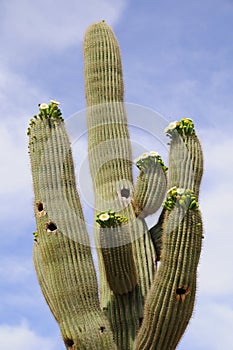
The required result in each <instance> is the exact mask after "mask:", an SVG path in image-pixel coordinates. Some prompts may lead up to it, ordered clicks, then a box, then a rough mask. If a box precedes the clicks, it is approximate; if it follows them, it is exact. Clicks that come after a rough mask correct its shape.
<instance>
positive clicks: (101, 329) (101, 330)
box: [100, 326, 106, 334]
mask: <svg viewBox="0 0 233 350" xmlns="http://www.w3.org/2000/svg"><path fill="white" fill-rule="evenodd" d="M105 329H106V328H105V327H104V326H101V327H100V333H101V334H102V333H104V331H105Z"/></svg>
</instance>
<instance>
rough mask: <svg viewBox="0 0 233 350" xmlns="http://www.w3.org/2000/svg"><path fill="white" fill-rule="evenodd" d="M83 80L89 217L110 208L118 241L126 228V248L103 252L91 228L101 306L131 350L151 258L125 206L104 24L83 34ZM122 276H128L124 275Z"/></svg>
mask: <svg viewBox="0 0 233 350" xmlns="http://www.w3.org/2000/svg"><path fill="white" fill-rule="evenodd" d="M84 78H85V91H86V101H87V126H88V142H89V164H90V170H91V175H92V179H93V184H94V190H95V210H96V213H95V214H96V215H97V214H99V213H100V212H102V211H106V210H109V209H111V210H113V211H114V212H116V214H117V215H122V216H124V217H126V218H127V219H128V223H127V224H126V225H121V226H119V227H118V230H119V231H118V237H119V239H120V236H121V233H123V232H124V230H125V229H126V231H127V235H128V237H129V239H128V244H127V245H121V246H120V248H119V247H113V248H112V249H111V250H108V251H104V250H103V249H102V248H103V247H101V246H100V235H102V234H103V232H101V231H100V227H99V224H96V226H95V237H96V242H97V246H98V247H100V248H99V249H98V258H99V267H100V292H101V306H102V308H103V309H104V310H105V312H106V314H107V316H108V318H109V320H110V323H111V326H112V329H113V332H114V336H115V339H116V342H117V344H118V346H119V348H121V349H131V348H132V343H133V340H134V338H135V335H136V332H137V330H138V329H139V326H140V320H141V319H142V316H143V315H142V312H143V305H144V297H145V295H146V293H147V291H148V289H149V287H150V284H151V282H152V279H153V275H154V271H155V268H156V266H155V261H156V256H155V250H154V247H153V243H152V241H151V239H150V237H149V233H148V229H147V226H146V224H145V221H144V220H141V219H140V218H136V215H135V212H134V208H133V205H132V203H131V201H132V194H133V191H134V186H133V176H132V154H131V153H132V152H131V145H130V139H129V133H128V128H127V117H126V112H125V108H124V103H123V98H124V87H123V77H122V66H121V57H120V51H119V46H118V43H117V40H116V38H115V36H114V34H113V32H112V30H111V29H110V28H109V27H108V26H107V24H106V23H105V22H100V23H96V24H94V25H92V26H90V27H89V28H88V30H87V32H86V35H85V39H84ZM106 235H107V231H106ZM108 238H109V237H108ZM101 239H103V237H102V238H101ZM106 239H107V238H106ZM107 254H108V258H106V257H107ZM124 255H127V257H128V262H129V263H130V267H129V268H128V269H127V270H125V269H124V260H122V259H120V256H121V257H123V256H124ZM116 261H117V262H118V264H119V267H120V268H119V270H120V273H121V277H119V276H118V280H120V279H122V280H124V283H122V286H124V284H125V287H124V291H125V293H124V294H119V290H118V289H117V288H115V287H116V286H115V287H114V284H113V283H111V281H112V280H113V278H114V277H113V276H112V273H113V271H114V270H116V267H115V266H114V262H116ZM111 264H112V265H111ZM128 271H133V273H131V275H130V276H129V274H128ZM135 272H136V273H135ZM129 277H130V280H129V279H128V278H129ZM127 280H128V283H127ZM106 282H107V283H106ZM126 283H127V284H126ZM132 286H134V288H133V289H132ZM118 288H119V286H118ZM121 292H122V291H121V290H120V293H121ZM126 292H128V293H126ZM126 311H127V315H125V312H126Z"/></svg>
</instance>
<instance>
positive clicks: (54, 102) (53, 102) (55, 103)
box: [50, 100, 60, 106]
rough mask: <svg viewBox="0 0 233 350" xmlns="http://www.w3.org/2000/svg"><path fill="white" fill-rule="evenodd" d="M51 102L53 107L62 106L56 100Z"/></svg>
mask: <svg viewBox="0 0 233 350" xmlns="http://www.w3.org/2000/svg"><path fill="white" fill-rule="evenodd" d="M50 102H51V103H52V104H53V105H57V106H58V105H59V104H60V102H58V101H56V100H50Z"/></svg>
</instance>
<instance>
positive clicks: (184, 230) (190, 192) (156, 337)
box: [134, 121, 203, 350]
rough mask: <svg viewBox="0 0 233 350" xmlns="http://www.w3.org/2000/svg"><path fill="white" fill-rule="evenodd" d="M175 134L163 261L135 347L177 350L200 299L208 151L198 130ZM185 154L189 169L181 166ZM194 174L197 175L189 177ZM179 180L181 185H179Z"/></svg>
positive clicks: (148, 300)
mask: <svg viewBox="0 0 233 350" xmlns="http://www.w3.org/2000/svg"><path fill="white" fill-rule="evenodd" d="M181 122H182V121H181ZM181 122H179V123H181ZM181 124H182V123H181ZM192 130H194V129H193V128H192ZM188 131H190V129H189V128H188ZM177 133H178V134H179V135H177ZM171 137H172V141H171V155H172V157H170V162H169V169H170V177H169V187H171V190H170V191H169V192H168V199H167V201H166V202H165V208H166V213H165V217H164V222H163V248H162V259H161V266H160V268H159V270H158V272H157V274H156V276H155V279H154V282H153V284H152V287H151V289H150V291H149V293H148V295H147V299H146V304H145V309H144V320H143V323H142V327H141V329H140V331H139V333H138V335H137V338H136V341H135V345H134V349H135V350H139V349H140V350H142V349H143V350H151V349H153V350H162V349H171V350H173V349H175V348H176V346H177V344H178V342H179V340H180V338H181V337H182V335H183V333H184V331H185V329H186V327H187V324H188V322H189V320H190V317H191V315H192V312H193V307H194V302H195V294H196V277H197V265H198V262H199V257H200V252H201V245H202V219H201V214H200V211H199V209H198V202H197V200H198V197H197V195H198V193H199V186H200V181H201V176H202V171H203V156H202V152H201V148H200V143H199V140H198V138H197V136H196V134H195V131H193V132H187V130H185V129H183V130H179V129H178V124H177V128H176V130H173V131H172V132H171ZM177 137H179V142H177ZM183 144H184V145H183ZM187 148H188V151H187ZM187 153H188V157H187ZM184 158H185V159H186V162H185V163H182V165H183V166H184V168H182V169H180V165H181V160H182V159H184ZM176 161H177V163H179V170H181V171H180V174H181V175H180V176H179V177H178V175H177V172H176V171H175V170H174V166H175V164H176ZM176 169H177V167H176ZM193 173H194V174H195V176H192V181H189V176H191V175H192V174H193ZM197 175H198V176H197ZM177 184H178V185H179V186H180V188H177V187H176V186H177ZM186 186H190V187H191V189H188V188H187V187H186Z"/></svg>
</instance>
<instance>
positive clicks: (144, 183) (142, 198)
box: [132, 152, 167, 217]
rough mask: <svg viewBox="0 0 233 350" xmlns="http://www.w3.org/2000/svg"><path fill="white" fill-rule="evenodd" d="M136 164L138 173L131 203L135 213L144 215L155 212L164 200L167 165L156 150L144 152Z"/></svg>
mask: <svg viewBox="0 0 233 350" xmlns="http://www.w3.org/2000/svg"><path fill="white" fill-rule="evenodd" d="M136 165H137V166H138V168H139V169H140V174H139V176H138V178H137V182H136V186H135V190H134V193H133V199H132V203H133V206H134V210H135V214H136V215H137V216H140V217H146V216H148V215H151V214H153V213H155V212H156V211H157V210H158V209H159V208H160V207H161V204H162V202H163V200H164V195H165V192H166V187H167V178H166V172H167V167H166V166H165V165H164V163H163V161H162V159H161V157H160V156H159V155H158V154H157V152H150V153H144V154H143V155H142V157H139V158H138V159H137V160H136Z"/></svg>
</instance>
